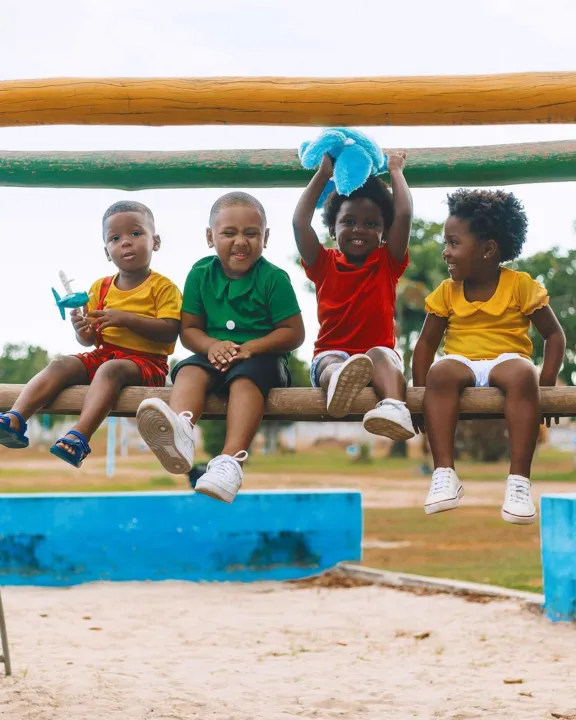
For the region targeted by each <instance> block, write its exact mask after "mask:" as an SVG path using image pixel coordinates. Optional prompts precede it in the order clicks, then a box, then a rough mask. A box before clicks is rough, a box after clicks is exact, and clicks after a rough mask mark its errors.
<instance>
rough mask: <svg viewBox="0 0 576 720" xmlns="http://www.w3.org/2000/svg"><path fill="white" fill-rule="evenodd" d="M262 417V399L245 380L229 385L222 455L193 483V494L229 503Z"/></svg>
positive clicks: (233, 496)
mask: <svg viewBox="0 0 576 720" xmlns="http://www.w3.org/2000/svg"><path fill="white" fill-rule="evenodd" d="M263 415H264V395H263V394H262V392H261V390H260V389H259V388H258V387H257V386H256V384H255V383H253V382H252V380H250V379H249V378H247V377H238V378H236V379H235V380H232V382H231V383H230V395H229V399H228V412H227V414H226V440H225V442H224V448H223V449H222V454H221V455H217V456H216V457H215V458H212V460H210V462H209V463H208V468H207V470H206V472H205V473H204V475H202V477H200V478H198V480H197V482H196V492H197V493H201V494H202V495H208V496H209V497H212V498H215V499H216V500H223V501H224V502H228V503H231V502H232V501H233V500H234V498H235V497H236V495H237V493H238V490H240V488H241V487H242V480H243V472H242V463H243V462H244V460H245V459H246V458H247V457H248V448H249V447H250V444H251V443H252V440H254V436H255V435H256V433H257V432H258V427H259V425H260V422H261V421H262V416H263Z"/></svg>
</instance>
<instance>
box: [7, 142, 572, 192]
mask: <svg viewBox="0 0 576 720" xmlns="http://www.w3.org/2000/svg"><path fill="white" fill-rule="evenodd" d="M384 152H386V150H385V149H384ZM408 154H409V161H408V165H407V167H406V172H405V175H406V179H407V180H408V182H409V184H410V186H411V187H415V188H416V187H455V186H460V185H475V186H482V185H486V186H491V185H507V184H515V185H517V184H521V183H538V182H560V181H568V180H576V140H565V141H556V142H541V143H523V144H515V145H484V146H480V147H468V148H414V149H408ZM311 176H312V172H310V171H309V170H304V169H303V168H302V166H301V164H300V161H299V160H298V155H297V152H296V150H196V151H186V152H21V151H0V186H4V187H54V188H117V189H121V190H148V189H152V188H158V189H159V188H203V187H303V186H305V185H306V184H307V183H308V181H309V180H310V178H311Z"/></svg>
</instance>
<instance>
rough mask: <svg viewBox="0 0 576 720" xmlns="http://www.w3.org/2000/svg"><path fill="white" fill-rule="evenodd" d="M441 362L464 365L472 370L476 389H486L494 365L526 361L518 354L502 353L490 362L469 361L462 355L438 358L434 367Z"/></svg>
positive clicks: (488, 385)
mask: <svg viewBox="0 0 576 720" xmlns="http://www.w3.org/2000/svg"><path fill="white" fill-rule="evenodd" d="M443 360H456V362H460V363H462V365H466V367H468V368H470V370H472V374H473V375H474V377H475V378H476V387H480V388H482V387H483V388H486V387H490V373H491V372H492V369H493V368H495V367H496V365H500V363H503V362H506V360H526V358H523V357H522V355H518V353H502V355H498V357H497V358H493V359H492V360H469V359H468V358H466V357H464V356H463V355H444V356H443V357H441V358H438V360H436V362H435V363H434V365H437V364H438V363H439V362H442V361H443Z"/></svg>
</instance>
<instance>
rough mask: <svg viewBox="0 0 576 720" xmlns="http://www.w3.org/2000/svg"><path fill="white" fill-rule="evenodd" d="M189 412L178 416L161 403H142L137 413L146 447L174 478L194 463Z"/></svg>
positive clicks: (161, 401) (145, 401)
mask: <svg viewBox="0 0 576 720" xmlns="http://www.w3.org/2000/svg"><path fill="white" fill-rule="evenodd" d="M191 419H192V413H191V412H183V413H180V415H177V414H176V413H175V412H174V410H172V409H171V408H170V407H169V406H168V405H167V404H166V403H165V402H164V401H163V400H160V399H159V398H150V399H149V400H143V401H142V402H141V403H140V406H139V407H138V412H137V413H136V422H137V423H138V430H139V432H140V435H142V438H143V439H144V441H145V442H146V445H148V447H149V448H150V450H152V452H153V453H154V455H156V457H157V458H158V460H160V462H161V463H162V467H163V468H165V469H166V470H168V472H170V473H173V474H174V475H183V474H185V473H188V472H190V470H191V469H192V465H193V463H194V427H193V425H192V423H191V422H190V421H191Z"/></svg>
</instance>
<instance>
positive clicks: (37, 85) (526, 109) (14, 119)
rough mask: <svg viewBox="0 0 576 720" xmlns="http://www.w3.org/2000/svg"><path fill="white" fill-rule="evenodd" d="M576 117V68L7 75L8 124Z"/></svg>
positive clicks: (2, 114) (1, 102)
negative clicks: (431, 73)
mask: <svg viewBox="0 0 576 720" xmlns="http://www.w3.org/2000/svg"><path fill="white" fill-rule="evenodd" d="M573 122H576V72H556V73H554V72H549V73H524V74H511V75H475V76H446V77H390V78H387V77H374V78H274V77H261V78H242V77H222V78H101V79H91V78H85V79H81V78H56V79H47V80H19V81H7V82H2V83H0V126H14V125H232V124H235V125H320V126H327V125H361V126H362V125H363V126H371V125H490V124H501V123H573Z"/></svg>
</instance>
